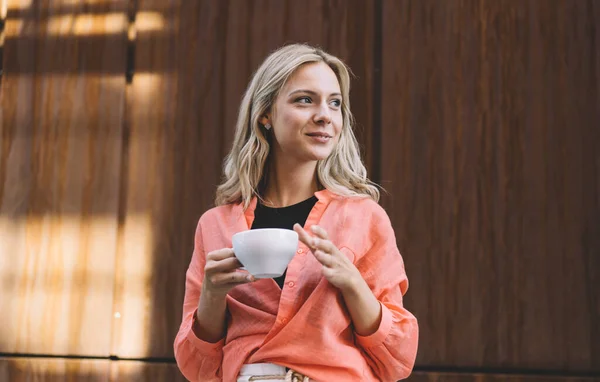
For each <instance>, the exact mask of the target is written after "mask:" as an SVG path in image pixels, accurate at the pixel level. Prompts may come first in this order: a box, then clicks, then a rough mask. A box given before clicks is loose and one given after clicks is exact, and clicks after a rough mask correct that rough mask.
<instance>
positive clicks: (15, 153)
mask: <svg viewBox="0 0 600 382" xmlns="http://www.w3.org/2000/svg"><path fill="white" fill-rule="evenodd" d="M124 1H125V0H123V1H112V2H110V3H104V4H103V5H102V6H101V5H100V4H96V8H95V10H94V13H89V12H88V9H87V4H88V3H86V2H83V1H82V2H78V3H76V4H74V3H73V2H59V1H52V2H37V1H36V2H29V3H28V5H27V6H24V5H23V4H24V2H15V1H12V2H11V4H9V19H8V22H7V24H6V42H5V49H4V58H5V61H4V63H5V65H4V70H5V75H4V78H3V81H2V88H1V93H0V136H1V137H2V141H1V144H0V283H1V284H0V285H1V287H0V311H1V312H2V317H3V320H2V321H3V323H2V325H1V326H0V352H18V353H27V352H30V353H53V354H67V353H68V354H82V355H108V352H109V336H108V333H109V332H110V327H111V320H112V317H111V309H112V298H113V273H114V258H115V249H116V237H117V207H118V185H119V178H120V154H121V124H122V113H123V104H124V77H121V76H115V75H104V73H103V71H102V70H104V69H106V71H107V72H109V73H110V72H115V70H114V69H113V67H114V66H117V67H121V68H122V67H124V65H125V56H124V47H125V31H126V25H125V18H124V16H122V15H121V17H119V14H118V12H117V13H116V14H115V12H116V11H115V10H116V9H118V8H119V7H120V6H122V4H123V2H124ZM96 3H98V2H96ZM17 5H20V6H19V7H17ZM103 36H104V37H103ZM90 63H93V66H94V67H95V68H96V69H95V71H88V65H89V64H90Z"/></svg>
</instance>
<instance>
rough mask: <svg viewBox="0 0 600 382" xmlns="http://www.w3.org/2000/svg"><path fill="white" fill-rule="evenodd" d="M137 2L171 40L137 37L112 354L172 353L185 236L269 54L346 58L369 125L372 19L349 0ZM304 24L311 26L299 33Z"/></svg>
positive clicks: (206, 200) (360, 114)
mask: <svg viewBox="0 0 600 382" xmlns="http://www.w3.org/2000/svg"><path fill="white" fill-rule="evenodd" d="M138 4H139V10H138V11H139V12H148V13H159V14H162V15H163V16H164V19H165V20H166V21H165V22H166V24H165V28H166V30H167V31H168V32H166V33H165V34H164V35H161V37H160V38H157V36H156V35H155V34H152V33H144V32H138V35H137V41H136V60H135V62H136V66H137V65H140V67H136V74H135V77H134V79H133V83H132V85H131V86H130V87H129V88H128V102H127V105H128V107H127V112H126V115H127V117H126V126H127V127H126V129H127V130H126V136H127V144H126V148H125V153H124V158H125V159H124V165H125V167H124V170H123V173H124V174H125V178H124V179H125V183H124V186H123V189H122V198H123V200H124V203H123V205H122V213H123V222H124V223H123V227H122V230H121V236H120V238H121V239H120V244H119V255H118V263H117V269H118V270H117V282H116V285H117V286H116V293H115V308H114V311H115V312H119V314H120V319H118V320H116V321H115V324H116V325H115V327H114V331H113V340H112V347H111V349H112V354H115V355H118V356H121V357H128V358H131V357H149V356H151V357H171V356H173V340H174V338H175V335H176V332H177V329H178V327H179V323H180V320H181V311H182V303H183V293H184V286H185V271H186V269H187V266H188V264H189V260H190V256H191V253H192V250H193V235H194V231H195V228H196V224H197V221H198V218H199V217H200V215H201V214H202V213H203V212H204V211H206V210H207V209H208V208H210V207H211V206H212V205H213V199H214V193H215V189H216V186H217V185H218V183H219V181H220V176H221V164H222V161H223V158H224V157H225V155H226V154H227V152H228V151H229V149H230V145H231V142H232V140H233V131H234V127H235V123H236V118H237V113H238V107H239V103H240V100H241V98H242V94H243V92H244V90H245V87H246V86H247V84H248V82H249V80H250V76H251V74H252V72H253V71H254V70H256V68H257V67H258V65H259V64H260V63H261V62H262V60H263V59H264V58H265V57H266V56H267V54H268V53H269V52H270V51H272V50H274V49H276V48H278V47H279V46H281V45H283V44H284V43H286V42H291V41H303V42H309V43H312V44H317V45H320V46H323V47H325V48H327V49H330V50H331V51H332V52H333V53H335V54H339V55H340V56H341V57H342V58H346V57H348V58H347V59H346V60H347V62H348V63H349V65H350V66H351V67H353V64H356V67H355V68H354V67H353V68H354V69H355V72H356V73H357V75H359V76H360V78H359V79H358V80H357V81H356V84H359V85H357V87H356V89H357V90H355V93H353V94H356V98H353V100H352V102H353V103H354V110H355V113H356V117H357V119H358V120H359V122H360V123H361V124H365V125H366V124H368V123H369V122H370V118H371V117H372V116H371V113H372V109H371V103H370V102H371V101H370V100H371V95H372V86H371V83H370V77H368V75H369V73H370V71H371V66H370V65H372V64H371V62H372V61H371V58H370V56H367V57H368V58H367V59H364V57H362V56H360V49H362V48H361V47H362V46H369V45H370V44H371V43H372V42H371V40H370V39H372V36H373V35H372V24H371V21H370V20H371V18H372V17H371V16H372V14H373V13H372V12H373V11H372V7H371V6H367V5H365V4H364V3H363V2H356V1H353V2H343V1H331V2H329V1H310V2H309V4H308V5H307V4H304V5H302V6H300V5H297V3H295V2H280V1H274V0H273V1H218V2H216V1H208V0H204V1H195V2H189V1H171V2H169V3H165V2H164V1H158V0H156V1H150V0H141V1H139V3H138ZM333 15H336V17H333ZM362 17H365V18H367V22H366V23H365V24H364V25H365V28H366V29H361V30H358V31H357V30H356V29H355V28H353V25H354V23H356V22H357V20H358V19H360V18H362ZM267 20H268V21H267ZM311 20H312V21H311ZM313 21H314V22H317V23H318V24H319V25H320V26H319V27H318V28H316V29H314V28H306V25H307V23H312V22H313ZM350 31H353V32H350ZM141 63H143V64H141ZM369 135H370V134H368V133H366V135H364V136H363V137H365V136H369Z"/></svg>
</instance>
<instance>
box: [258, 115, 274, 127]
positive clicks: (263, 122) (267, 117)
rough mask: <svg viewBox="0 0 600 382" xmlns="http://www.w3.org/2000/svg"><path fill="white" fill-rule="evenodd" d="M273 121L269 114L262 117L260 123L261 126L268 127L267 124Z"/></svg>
mask: <svg viewBox="0 0 600 382" xmlns="http://www.w3.org/2000/svg"><path fill="white" fill-rule="evenodd" d="M270 120H271V116H270V115H269V114H267V113H265V114H263V116H262V117H260V119H259V120H258V122H260V124H261V125H263V126H264V125H266V124H267V123H270Z"/></svg>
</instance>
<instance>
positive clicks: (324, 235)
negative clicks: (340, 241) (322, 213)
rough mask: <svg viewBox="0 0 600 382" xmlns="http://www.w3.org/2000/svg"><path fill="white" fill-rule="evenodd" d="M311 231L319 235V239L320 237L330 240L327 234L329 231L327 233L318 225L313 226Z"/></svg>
mask: <svg viewBox="0 0 600 382" xmlns="http://www.w3.org/2000/svg"><path fill="white" fill-rule="evenodd" d="M310 230H311V231H312V232H313V233H314V234H315V235H317V236H318V237H320V238H321V239H323V240H329V235H328V234H327V231H325V230H324V229H323V228H321V227H319V226H318V225H313V226H311V227H310Z"/></svg>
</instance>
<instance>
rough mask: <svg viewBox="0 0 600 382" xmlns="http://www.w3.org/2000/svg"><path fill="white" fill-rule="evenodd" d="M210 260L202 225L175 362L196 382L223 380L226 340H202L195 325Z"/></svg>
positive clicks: (177, 338) (197, 234)
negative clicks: (194, 328)
mask: <svg viewBox="0 0 600 382" xmlns="http://www.w3.org/2000/svg"><path fill="white" fill-rule="evenodd" d="M205 263H206V258H205V254H204V249H203V245H202V232H201V225H200V223H198V227H197V228H196V234H195V240H194V252H193V254H192V260H191V262H190V265H189V267H188V270H187V273H186V282H185V296H184V300H183V318H182V322H181V326H180V327H179V332H178V333H177V337H176V338H175V343H174V350H175V360H176V361H177V366H178V367H179V370H180V371H181V373H182V374H183V375H184V376H185V377H186V378H187V379H188V380H189V381H192V382H196V381H202V382H204V381H211V382H212V381H222V379H223V376H222V370H221V365H222V362H223V344H224V342H225V340H224V339H222V340H221V341H219V342H217V343H210V342H206V341H203V340H201V339H199V338H198V337H197V336H196V334H195V333H194V331H193V330H192V325H193V323H194V320H195V317H196V310H197V308H198V301H199V300H200V291H201V287H202V280H203V278H204V265H205Z"/></svg>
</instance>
